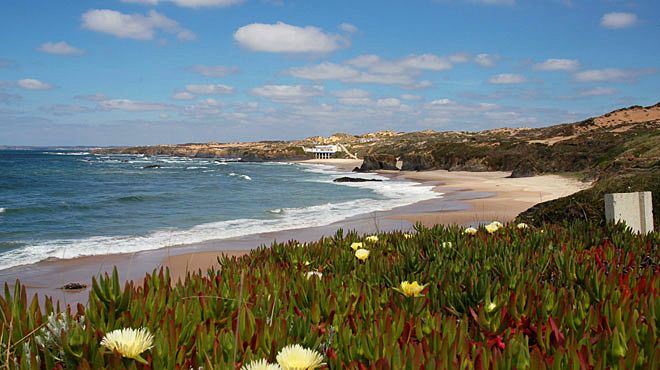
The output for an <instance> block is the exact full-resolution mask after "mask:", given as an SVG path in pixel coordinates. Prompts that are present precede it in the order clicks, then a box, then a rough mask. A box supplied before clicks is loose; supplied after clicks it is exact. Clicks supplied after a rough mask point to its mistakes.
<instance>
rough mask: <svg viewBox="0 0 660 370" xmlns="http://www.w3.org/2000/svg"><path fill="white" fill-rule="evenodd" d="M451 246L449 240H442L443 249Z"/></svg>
mask: <svg viewBox="0 0 660 370" xmlns="http://www.w3.org/2000/svg"><path fill="white" fill-rule="evenodd" d="M451 247H452V244H451V242H442V248H443V249H445V248H451Z"/></svg>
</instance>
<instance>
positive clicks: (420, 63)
mask: <svg viewBox="0 0 660 370" xmlns="http://www.w3.org/2000/svg"><path fill="white" fill-rule="evenodd" d="M452 58H453V59H454V61H455V62H456V61H459V62H460V60H464V59H463V58H462V57H457V56H456V55H454V56H450V57H449V58H440V57H438V56H436V55H433V54H422V55H410V56H408V57H406V58H403V59H402V60H401V61H399V63H398V64H399V65H400V66H401V67H403V68H409V69H419V70H427V71H444V70H447V69H451V68H452V64H451V59H452ZM456 58H458V59H456Z"/></svg>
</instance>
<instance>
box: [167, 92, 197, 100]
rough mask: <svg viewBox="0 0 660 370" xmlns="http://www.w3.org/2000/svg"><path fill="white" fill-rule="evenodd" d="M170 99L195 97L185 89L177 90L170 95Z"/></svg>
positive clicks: (190, 98)
mask: <svg viewBox="0 0 660 370" xmlns="http://www.w3.org/2000/svg"><path fill="white" fill-rule="evenodd" d="M172 99H176V100H192V99H195V95H193V94H191V93H189V92H187V91H179V92H177V93H175V94H174V95H172Z"/></svg>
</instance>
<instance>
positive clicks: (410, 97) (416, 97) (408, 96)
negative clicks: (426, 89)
mask: <svg viewBox="0 0 660 370" xmlns="http://www.w3.org/2000/svg"><path fill="white" fill-rule="evenodd" d="M401 99H404V100H422V97H421V96H419V95H413V94H403V95H401Z"/></svg>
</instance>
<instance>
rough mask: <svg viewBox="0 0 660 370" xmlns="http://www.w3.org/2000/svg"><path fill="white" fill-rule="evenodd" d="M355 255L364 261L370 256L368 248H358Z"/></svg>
mask: <svg viewBox="0 0 660 370" xmlns="http://www.w3.org/2000/svg"><path fill="white" fill-rule="evenodd" d="M355 257H357V259H359V260H360V261H362V262H364V261H366V260H367V258H369V251H368V250H366V249H358V250H356V251H355Z"/></svg>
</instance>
